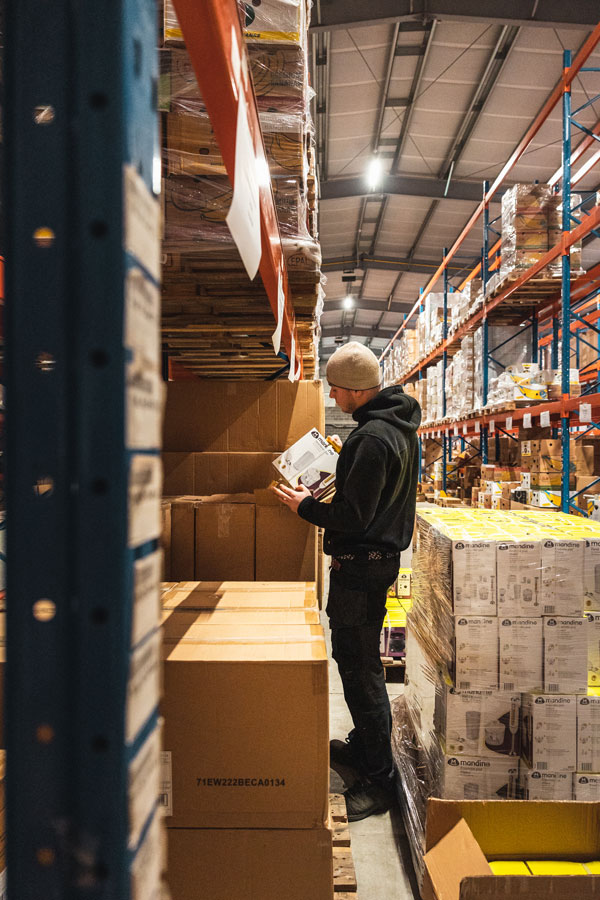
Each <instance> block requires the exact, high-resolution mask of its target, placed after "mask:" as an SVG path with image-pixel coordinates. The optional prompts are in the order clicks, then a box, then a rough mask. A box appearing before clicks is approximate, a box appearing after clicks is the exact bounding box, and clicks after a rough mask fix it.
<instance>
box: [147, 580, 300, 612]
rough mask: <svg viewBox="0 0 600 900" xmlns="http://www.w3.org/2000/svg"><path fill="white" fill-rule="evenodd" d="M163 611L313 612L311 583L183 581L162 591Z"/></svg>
mask: <svg viewBox="0 0 600 900" xmlns="http://www.w3.org/2000/svg"><path fill="white" fill-rule="evenodd" d="M161 603H162V607H163V609H190V610H197V611H198V612H200V611H202V610H208V611H210V610H213V609H235V610H243V609H316V592H315V586H314V584H311V583H310V582H309V583H306V582H295V583H293V582H291V583H289V584H286V583H285V582H276V581H269V582H267V581H263V582H259V581H255V582H252V581H250V582H243V581H240V582H236V581H221V582H219V581H213V582H211V581H183V582H179V583H177V584H175V585H174V586H173V587H171V588H169V589H168V590H167V591H165V592H164V593H163V595H162V597H161Z"/></svg>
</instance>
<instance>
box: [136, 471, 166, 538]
mask: <svg viewBox="0 0 600 900" xmlns="http://www.w3.org/2000/svg"><path fill="white" fill-rule="evenodd" d="M161 495H162V465H161V461H160V457H159V456H150V455H148V456H146V455H141V454H138V455H136V456H134V457H132V459H131V466H130V468H129V546H130V547H137V546H138V545H139V544H143V543H144V542H145V541H151V540H153V539H154V538H157V537H158V536H159V534H160V532H161V521H160V501H161Z"/></svg>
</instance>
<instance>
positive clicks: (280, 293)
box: [271, 269, 285, 353]
mask: <svg viewBox="0 0 600 900" xmlns="http://www.w3.org/2000/svg"><path fill="white" fill-rule="evenodd" d="M284 310H285V293H284V290H283V276H282V274H281V269H280V270H279V272H278V276H277V327H276V329H275V331H274V332H273V337H272V339H271V340H272V341H273V349H274V350H275V353H279V350H280V348H281V329H282V327H283V313H284Z"/></svg>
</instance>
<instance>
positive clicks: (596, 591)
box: [583, 538, 600, 610]
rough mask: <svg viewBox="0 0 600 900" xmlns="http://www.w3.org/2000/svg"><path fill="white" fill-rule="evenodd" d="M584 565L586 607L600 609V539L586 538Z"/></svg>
mask: <svg viewBox="0 0 600 900" xmlns="http://www.w3.org/2000/svg"><path fill="white" fill-rule="evenodd" d="M583 566H584V575H583V577H584V606H585V609H592V610H593V609H597V610H600V539H596V538H589V539H588V540H586V542H585V556H584V563H583Z"/></svg>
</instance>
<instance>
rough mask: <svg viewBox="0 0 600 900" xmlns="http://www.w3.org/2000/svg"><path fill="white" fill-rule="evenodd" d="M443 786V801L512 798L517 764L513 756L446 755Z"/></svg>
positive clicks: (517, 771) (515, 785)
mask: <svg viewBox="0 0 600 900" xmlns="http://www.w3.org/2000/svg"><path fill="white" fill-rule="evenodd" d="M443 762H444V768H443V773H442V786H441V791H443V796H444V799H446V800H494V799H496V798H497V797H502V798H507V799H508V798H515V797H516V796H517V789H518V783H519V761H518V759H517V758H516V757H512V756H496V757H495V758H490V757H479V756H452V755H450V754H445V756H444V760H443Z"/></svg>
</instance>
